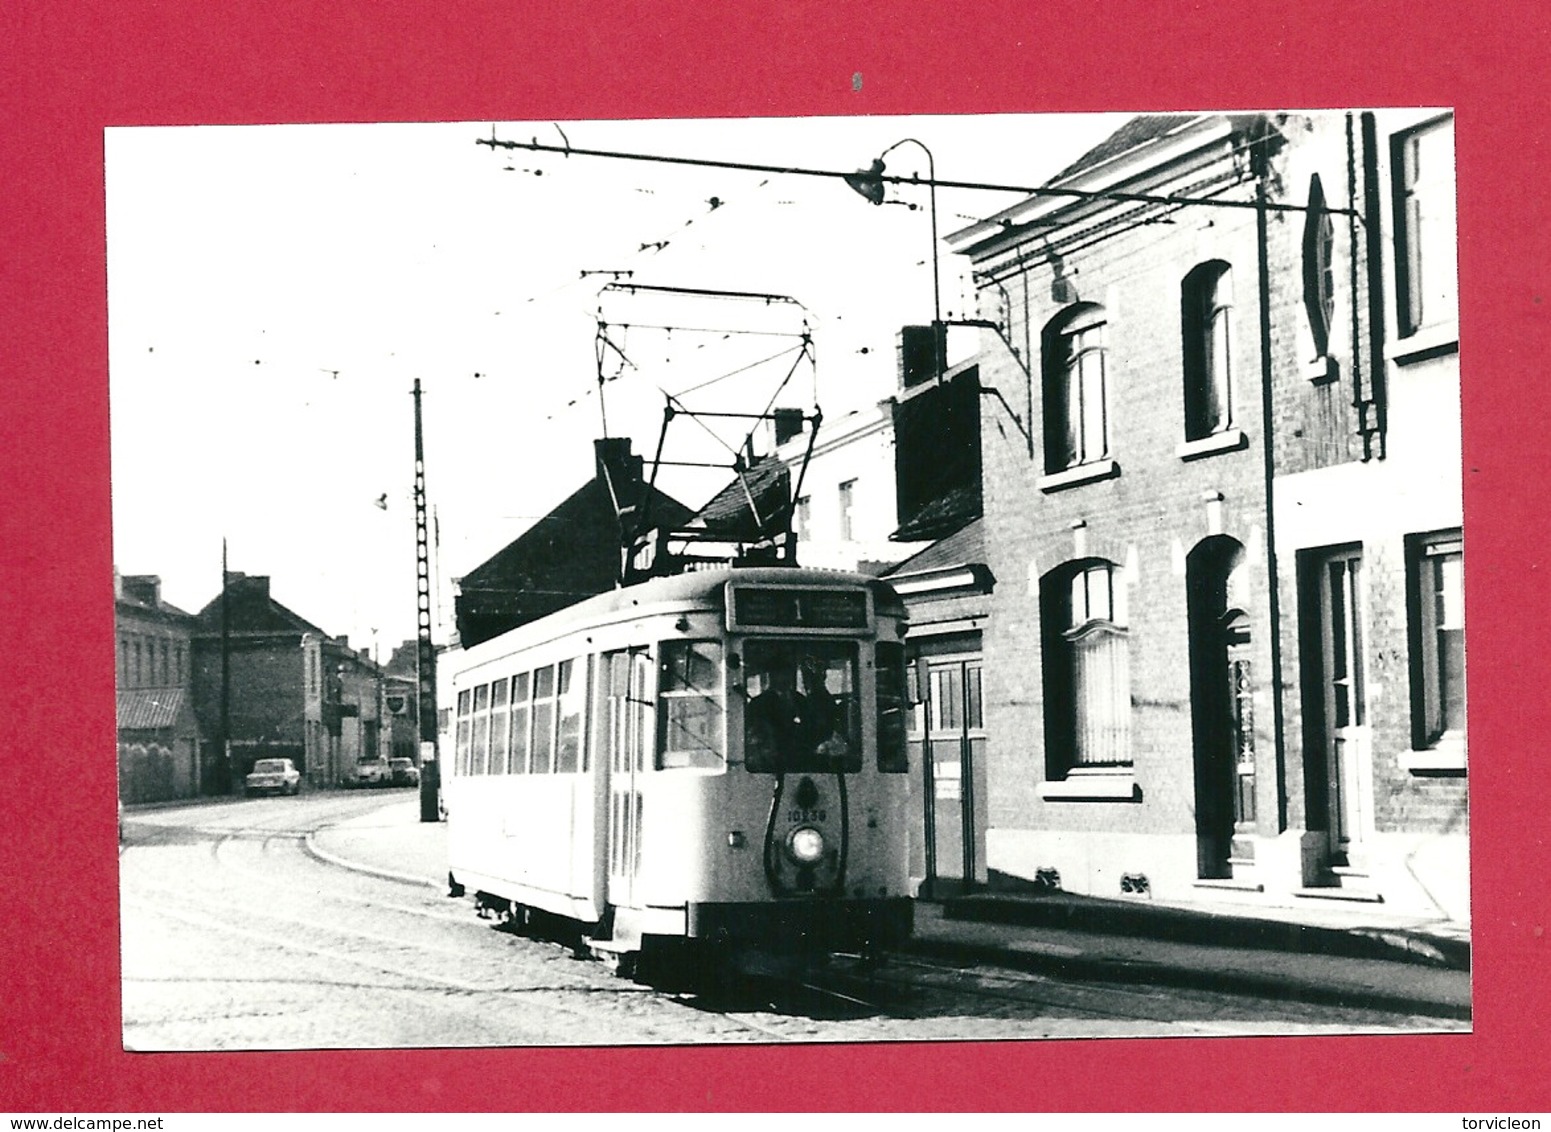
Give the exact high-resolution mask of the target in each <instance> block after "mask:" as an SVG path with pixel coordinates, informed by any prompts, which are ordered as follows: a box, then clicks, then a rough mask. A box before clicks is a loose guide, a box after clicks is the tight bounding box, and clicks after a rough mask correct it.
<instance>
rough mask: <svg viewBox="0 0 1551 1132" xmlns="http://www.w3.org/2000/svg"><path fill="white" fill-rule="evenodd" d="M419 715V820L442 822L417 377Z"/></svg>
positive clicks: (428, 532) (428, 534)
mask: <svg viewBox="0 0 1551 1132" xmlns="http://www.w3.org/2000/svg"><path fill="white" fill-rule="evenodd" d="M414 398H415V595H416V596H415V600H416V606H417V609H416V618H417V628H416V634H415V682H416V685H417V688H416V693H417V700H416V707H417V709H418V710H417V712H416V716H417V718H418V719H419V720H420V820H421V821H423V822H426V821H440V820H441V807H440V805H438V802H439V800H440V797H441V769H442V768H441V764H440V763H439V762H438V761H437V752H436V647H435V646H434V645H433V644H432V642H431V622H432V617H431V528H430V522H429V517H428V515H427V512H426V501H425V437H424V432H423V430H422V428H421V424H420V379H419V378H418V377H417V378H415V389H414Z"/></svg>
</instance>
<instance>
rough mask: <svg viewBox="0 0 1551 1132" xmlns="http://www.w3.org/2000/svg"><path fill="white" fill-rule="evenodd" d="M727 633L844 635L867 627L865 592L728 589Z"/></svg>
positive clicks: (756, 588) (775, 588)
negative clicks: (796, 631)
mask: <svg viewBox="0 0 1551 1132" xmlns="http://www.w3.org/2000/svg"><path fill="white" fill-rule="evenodd" d="M729 588H730V589H731V591H732V592H731V594H730V597H731V599H732V600H731V601H729V602H728V603H727V612H728V617H727V622H728V626H727V627H728V628H729V629H801V630H807V631H812V630H829V631H831V632H833V631H837V630H839V631H847V630H855V629H865V628H867V626H868V624H869V620H870V619H869V617H868V608H867V607H868V602H867V591H866V590H860V589H854V590H850V589H848V590H821V589H809V588H802V587H796V586H730V587H729Z"/></svg>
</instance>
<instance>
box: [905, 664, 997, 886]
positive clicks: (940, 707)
mask: <svg viewBox="0 0 1551 1132" xmlns="http://www.w3.org/2000/svg"><path fill="white" fill-rule="evenodd" d="M912 676H913V677H914V678H915V680H914V682H915V683H916V685H917V687H916V689H915V694H914V696H913V697H912V698H913V699H915V700H916V701H917V710H916V711H915V712H914V713H913V725H912V731H911V734H910V735H909V736H908V737H907V738H908V740H909V743H910V747H911V751H912V755H913V757H912V759H911V761H912V763H915V764H916V765H919V766H920V767H921V768H922V780H923V787H924V791H925V797H926V804H925V805H924V807H923V810H924V814H925V826H924V836H925V843H926V880H925V883H924V885H923V887H922V894H923V895H924V896H927V897H930V898H934V899H938V898H942V897H945V896H951V895H954V894H956V893H959V892H963V891H965V890H967V889H969V888H971V887H973V886H974V884H975V883H976V879H977V876H978V874H979V872H980V870H981V868H982V862H981V860H980V853H979V848H978V839H977V836H976V820H977V812H979V811H982V810H983V808H984V797H985V784H984V782H983V781H982V778H983V776H984V767H985V753H986V732H985V716H984V709H983V703H982V695H981V662H980V657H979V656H978V655H977V656H958V657H930V658H922V659H921V660H919V661H918V662H917V664H916V666H915V667H914V669H913V670H912ZM917 759H919V762H917Z"/></svg>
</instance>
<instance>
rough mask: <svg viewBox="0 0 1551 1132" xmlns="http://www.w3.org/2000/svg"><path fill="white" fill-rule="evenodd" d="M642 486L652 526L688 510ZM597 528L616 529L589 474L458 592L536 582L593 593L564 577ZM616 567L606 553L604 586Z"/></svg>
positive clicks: (685, 515) (598, 483)
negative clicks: (607, 574) (569, 584)
mask: <svg viewBox="0 0 1551 1132" xmlns="http://www.w3.org/2000/svg"><path fill="white" fill-rule="evenodd" d="M646 491H647V504H646V508H645V511H646V518H647V521H648V522H650V523H651V524H652V525H653V526H678V525H679V524H681V523H684V522H685V521H687V520H688V519H689V517H690V516H691V515H692V514H694V512H692V511H691V510H690V509H689V508H688V507H685V506H684V505H683V504H682V503H680V502H679V501H678V500H676V499H674V498H673V497H672V496H671V495H667V494H666V493H664V492H661V491H658V490H657V489H656V488H654V487H648V488H646ZM600 528H601V529H603V530H606V531H608V532H610V535H611V536H612V535H613V534H614V533H615V532H617V530H618V527H617V526H616V522H615V513H614V501H613V499H612V498H611V497H610V495H609V491H608V487H607V485H606V484H605V483H604V482H603V481H602V480H599V479H591V480H588V481H587V482H586V483H585V484H583V485H582V486H581V487H579V488H577V489H576V490H575V491H573V492H572V493H571V494H570V495H569V496H568V497H567V498H566V499H565V501H564V502H562V503H561V504H560V505H559V506H557V507H555V508H554V509H553V510H552V511H550V512H549V514H547V515H545V516H544V517H543V518H542V519H540V520H539V521H538V522H536V523H534V524H533V526H531V527H529V528H528V529H527V530H526V531H524V532H523V533H522V534H520V535H518V536H517V537H516V538H515V539H513V540H512V541H511V542H509V543H507V544H506V546H504V547H502V548H501V549H500V550H499V551H497V552H496V553H495V554H493V555H491V557H489V558H487V559H486V560H485V561H483V562H481V563H480V564H479V565H478V566H476V567H474V569H472V570H470V571H469V572H468V573H467V574H465V575H464V576H463V578H462V580H461V581H460V583H459V585H460V587H461V589H462V590H463V592H464V593H469V592H470V591H473V590H479V589H484V588H490V587H495V588H502V589H505V588H509V587H512V586H519V587H524V588H526V587H531V586H536V587H539V588H543V589H547V590H551V591H555V592H560V591H569V590H572V589H574V592H575V596H578V597H591V596H592V595H593V594H595V593H597V592H599V591H598V588H597V587H596V586H591V587H589V586H588V585H587V584H586V583H585V582H583V583H582V584H580V585H578V586H576V587H568V586H566V585H565V582H564V580H565V579H566V578H567V577H568V575H569V574H570V573H572V572H574V571H575V570H576V568H577V567H578V566H579V563H578V561H577V556H578V552H579V551H581V550H583V549H585V548H584V546H582V545H580V544H581V543H583V542H584V541H591V539H592V538H593V537H595V536H596V534H597V532H598V531H599V529H600ZM610 549H613V550H617V549H618V541H617V539H613V540H612V541H611V543H610ZM617 566H618V563H617V560H616V559H615V558H614V557H610V559H609V563H608V568H609V570H610V572H611V576H610V579H609V582H608V585H612V584H613V581H614V578H613V577H612V572H613V571H614V570H616V569H617ZM604 588H605V589H606V588H607V585H605V586H604Z"/></svg>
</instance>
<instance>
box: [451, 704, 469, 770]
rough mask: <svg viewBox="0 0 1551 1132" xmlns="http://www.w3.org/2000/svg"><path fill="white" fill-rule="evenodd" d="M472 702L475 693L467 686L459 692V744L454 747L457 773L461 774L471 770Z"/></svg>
mask: <svg viewBox="0 0 1551 1132" xmlns="http://www.w3.org/2000/svg"><path fill="white" fill-rule="evenodd" d="M472 704H473V693H471V692H470V691H469V690H468V689H467V688H465V689H464V690H463V691H461V692H459V693H458V734H457V740H456V744H457V745H456V747H455V748H454V751H455V754H456V757H455V759H454V765H456V767H457V773H459V774H467V773H468V772H469V729H470V726H471V721H470V719H469V711H470V708H471V706H472Z"/></svg>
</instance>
